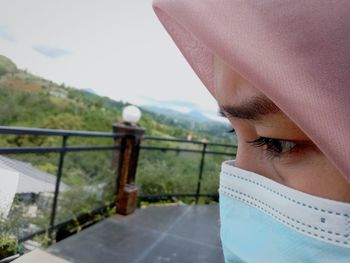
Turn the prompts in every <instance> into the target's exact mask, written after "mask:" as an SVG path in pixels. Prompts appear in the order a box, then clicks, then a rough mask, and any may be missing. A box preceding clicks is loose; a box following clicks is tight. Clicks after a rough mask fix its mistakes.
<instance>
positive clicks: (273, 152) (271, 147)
mask: <svg viewBox="0 0 350 263" xmlns="http://www.w3.org/2000/svg"><path fill="white" fill-rule="evenodd" d="M227 132H228V133H235V129H232V130H229V131H227ZM247 143H250V144H252V145H253V146H254V147H264V146H266V149H265V150H266V155H267V157H268V158H271V159H273V158H276V157H280V156H282V155H284V154H290V153H292V152H293V150H295V148H296V146H297V144H296V143H295V142H292V141H284V140H277V139H272V138H266V137H258V138H257V139H255V140H253V141H247Z"/></svg>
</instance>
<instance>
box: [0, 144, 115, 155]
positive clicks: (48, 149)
mask: <svg viewBox="0 0 350 263" xmlns="http://www.w3.org/2000/svg"><path fill="white" fill-rule="evenodd" d="M117 149H120V146H119V145H115V146H68V147H65V148H62V147H19V148H14V147H11V148H0V154H20V153H51V152H55V153H59V152H63V151H64V152H79V151H100V150H117Z"/></svg>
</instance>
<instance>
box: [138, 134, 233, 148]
mask: <svg viewBox="0 0 350 263" xmlns="http://www.w3.org/2000/svg"><path fill="white" fill-rule="evenodd" d="M142 139H143V140H150V141H167V142H183V143H192V144H203V143H206V144H207V145H211V146H223V147H233V148H237V146H236V145H232V144H224V143H214V142H202V141H189V140H185V139H174V138H162V137H153V136H144V137H143V138H142Z"/></svg>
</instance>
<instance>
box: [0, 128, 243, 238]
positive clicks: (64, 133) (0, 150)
mask: <svg viewBox="0 0 350 263" xmlns="http://www.w3.org/2000/svg"><path fill="white" fill-rule="evenodd" d="M0 135H36V136H59V137H61V138H62V144H61V146H60V147H0V154H24V153H59V162H58V165H57V166H58V169H57V174H56V183H55V192H54V198H53V204H52V209H51V215H50V223H49V226H48V229H46V230H45V229H43V230H39V231H37V232H35V233H32V234H30V235H28V236H26V237H22V238H20V239H19V241H20V242H23V241H26V240H29V239H32V238H33V237H34V236H36V235H42V234H45V233H46V231H48V232H49V234H50V235H51V234H52V232H53V231H55V230H57V229H59V228H60V227H64V226H66V225H68V224H70V223H71V222H72V220H73V219H69V220H67V221H65V222H60V223H58V224H56V223H55V219H56V212H57V202H58V196H59V188H60V182H61V177H62V171H63V167H64V160H65V155H66V153H67V152H79V151H96V150H118V149H120V148H121V147H120V145H112V146H68V139H69V138H71V137H96V138H111V139H113V140H114V141H115V139H116V138H118V137H119V138H120V137H122V136H125V135H120V134H117V133H108V132H95V131H71V130H54V129H39V128H24V127H7V126H0ZM143 141H166V142H178V143H186V144H198V145H202V149H201V150H195V149H186V148H177V147H160V146H148V145H140V149H143V150H158V151H159V150H160V151H176V152H192V153H200V154H201V160H200V164H199V173H198V181H197V188H196V193H172V194H157V195H140V196H139V198H140V199H144V198H169V197H194V198H195V201H196V204H197V203H198V199H199V197H201V196H205V197H217V196H218V194H213V193H206V194H202V193H201V181H202V177H203V171H204V164H205V156H206V154H215V155H228V156H231V157H233V156H234V155H235V152H232V153H227V152H220V151H208V150H207V146H221V147H226V148H233V149H236V146H234V145H229V144H222V143H209V142H206V141H189V140H185V139H174V138H161V137H154V136H144V137H143V138H142V141H141V142H143ZM113 206H114V203H113V204H110V205H108V207H113ZM106 207H107V206H103V207H100V208H96V209H94V210H93V211H91V212H92V213H94V212H96V211H102V210H103V209H105V208H106ZM79 216H80V217H81V216H83V214H82V215H78V217H79Z"/></svg>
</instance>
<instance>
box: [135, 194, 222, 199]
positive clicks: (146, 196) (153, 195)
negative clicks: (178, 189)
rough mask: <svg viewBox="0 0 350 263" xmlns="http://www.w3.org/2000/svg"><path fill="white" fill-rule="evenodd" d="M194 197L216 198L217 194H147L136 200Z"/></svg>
mask: <svg viewBox="0 0 350 263" xmlns="http://www.w3.org/2000/svg"><path fill="white" fill-rule="evenodd" d="M196 196H202V197H218V196H219V194H214V193H212V194H199V195H197V194H196V193H194V194H192V193H188V194H181V193H180V194H148V195H139V196H138V197H137V198H139V199H143V198H162V197H196Z"/></svg>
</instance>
